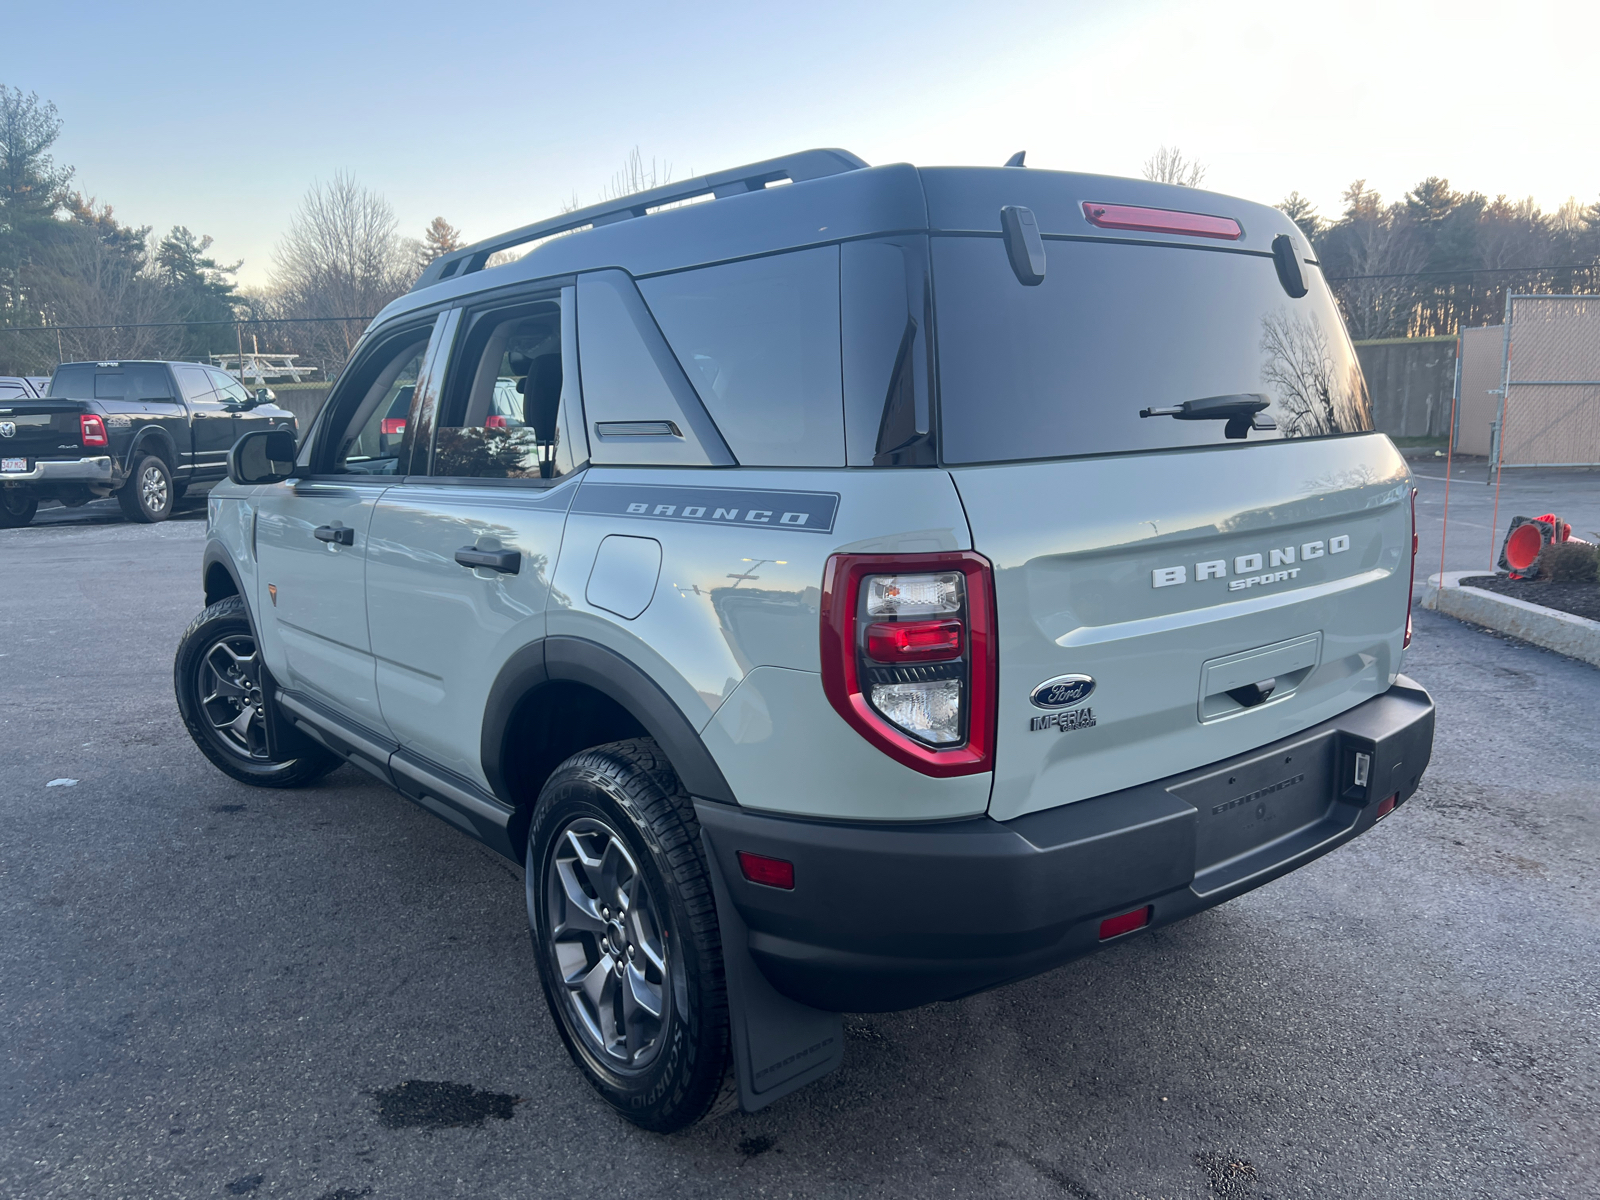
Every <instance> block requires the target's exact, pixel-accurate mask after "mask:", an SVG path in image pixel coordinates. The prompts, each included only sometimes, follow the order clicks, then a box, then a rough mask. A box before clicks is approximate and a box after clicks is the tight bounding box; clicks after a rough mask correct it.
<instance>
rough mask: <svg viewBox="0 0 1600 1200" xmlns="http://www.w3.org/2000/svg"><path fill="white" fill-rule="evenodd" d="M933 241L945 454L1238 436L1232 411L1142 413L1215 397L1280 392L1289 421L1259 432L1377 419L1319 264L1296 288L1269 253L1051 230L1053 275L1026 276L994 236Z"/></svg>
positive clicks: (1061, 451) (1279, 409)
mask: <svg viewBox="0 0 1600 1200" xmlns="http://www.w3.org/2000/svg"><path fill="white" fill-rule="evenodd" d="M932 242H933V251H932V253H933V277H934V297H935V308H936V314H937V322H938V326H937V342H938V361H939V385H940V386H939V412H940V416H939V426H940V447H941V457H942V458H943V459H944V461H945V462H950V463H974V462H997V461H998V462H1008V461H1019V460H1024V459H1039V458H1059V457H1065V456H1071V455H1082V454H1106V453H1114V452H1118V451H1130V450H1162V449H1168V448H1172V447H1180V446H1200V445H1224V444H1227V445H1235V444H1242V443H1239V442H1230V441H1227V440H1226V439H1225V438H1224V429H1225V428H1226V422H1224V421H1220V420H1194V421H1185V420H1177V419H1175V418H1173V417H1170V416H1155V417H1143V418H1142V417H1140V415H1139V411H1140V410H1141V409H1144V408H1166V407H1176V406H1178V405H1180V404H1181V403H1182V402H1183V401H1185V400H1198V399H1202V398H1204V397H1209V396H1225V395H1236V394H1259V395H1264V396H1266V397H1267V398H1268V399H1269V401H1270V402H1271V403H1270V407H1269V408H1267V409H1266V410H1265V414H1264V415H1265V416H1267V417H1270V418H1271V419H1272V420H1273V421H1274V422H1275V423H1276V426H1277V428H1276V429H1275V430H1272V431H1251V432H1250V433H1249V435H1248V440H1249V441H1258V440H1261V439H1270V438H1295V437H1319V436H1325V435H1329V434H1339V433H1354V432H1359V431H1365V430H1370V429H1371V428H1372V406H1371V402H1370V400H1369V399H1368V396H1367V390H1366V384H1365V383H1364V382H1363V380H1362V377H1361V368H1360V366H1359V365H1358V363H1357V362H1356V356H1355V351H1354V349H1353V348H1352V347H1351V345H1350V341H1349V338H1348V336H1347V335H1346V333H1345V329H1344V324H1343V322H1342V321H1341V320H1340V318H1339V314H1338V311H1337V309H1336V308H1335V307H1334V303H1333V298H1332V296H1331V295H1330V294H1329V292H1328V289H1327V285H1326V284H1325V283H1324V282H1323V281H1322V278H1321V275H1320V272H1319V271H1318V270H1317V269H1316V268H1314V267H1310V266H1307V267H1305V268H1304V270H1305V275H1306V282H1307V284H1308V285H1309V286H1310V291H1309V293H1308V294H1307V295H1305V296H1303V297H1301V298H1299V299H1291V298H1290V297H1289V295H1288V294H1287V293H1286V292H1285V291H1284V289H1283V286H1282V285H1281V284H1280V283H1279V281H1278V275H1277V271H1276V268H1275V267H1274V265H1273V261H1272V259H1271V258H1270V257H1266V256H1262V255H1257V254H1242V253H1238V252H1228V251H1214V250H1200V249H1193V248H1190V247H1184V246H1172V245H1164V244H1160V243H1147V244H1138V245H1129V244H1118V243H1107V242H1095V241H1062V240H1050V241H1047V242H1046V243H1045V245H1046V255H1047V269H1046V273H1045V279H1044V282H1043V283H1041V284H1039V285H1038V286H1035V287H1024V286H1022V285H1021V284H1019V283H1018V282H1017V278H1016V276H1015V275H1014V274H1013V273H1012V270H1011V266H1010V263H1009V261H1008V260H1007V257H1006V250H1005V245H1004V243H1003V242H1002V241H1000V240H999V239H998V238H978V237H960V238H957V237H936V238H934V239H932Z"/></svg>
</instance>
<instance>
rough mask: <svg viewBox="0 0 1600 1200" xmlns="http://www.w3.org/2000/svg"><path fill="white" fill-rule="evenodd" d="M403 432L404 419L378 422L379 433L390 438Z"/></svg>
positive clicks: (404, 426)
mask: <svg viewBox="0 0 1600 1200" xmlns="http://www.w3.org/2000/svg"><path fill="white" fill-rule="evenodd" d="M500 419H501V420H502V421H503V420H505V418H504V417H502V418H500ZM405 431H406V419H405V418H404V417H385V418H384V419H383V420H382V421H379V422H378V432H379V433H385V434H388V435H389V436H391V437H392V436H394V435H395V434H397V433H404V432H405Z"/></svg>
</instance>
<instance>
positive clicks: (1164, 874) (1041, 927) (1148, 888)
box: [696, 676, 1433, 1012]
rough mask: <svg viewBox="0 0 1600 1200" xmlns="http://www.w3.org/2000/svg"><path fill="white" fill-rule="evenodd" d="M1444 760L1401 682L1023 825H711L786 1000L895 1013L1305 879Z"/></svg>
mask: <svg viewBox="0 0 1600 1200" xmlns="http://www.w3.org/2000/svg"><path fill="white" fill-rule="evenodd" d="M1432 749H1433V701H1432V699H1431V698H1430V697H1429V696H1428V693H1427V692H1426V691H1424V690H1423V689H1422V688H1421V687H1419V686H1418V685H1417V684H1415V683H1414V682H1412V681H1411V680H1410V679H1407V678H1406V677H1404V676H1401V677H1400V679H1399V680H1398V682H1397V683H1396V684H1395V686H1394V687H1392V688H1391V689H1389V691H1387V692H1385V693H1384V694H1383V695H1381V696H1376V697H1374V698H1373V699H1371V700H1368V701H1366V702H1365V703H1363V704H1360V705H1357V706H1356V707H1355V708H1353V709H1351V710H1350V711H1348V712H1346V713H1342V714H1341V715H1340V716H1338V717H1336V718H1334V719H1333V720H1331V721H1326V722H1324V723H1322V724H1321V725H1317V726H1314V727H1312V728H1311V729H1307V730H1305V731H1303V732H1301V733H1299V734H1296V735H1295V736H1293V737H1290V738H1285V739H1284V740H1283V741H1281V742H1275V743H1272V744H1270V745H1267V746H1262V747H1260V748H1258V749H1256V750H1253V751H1251V752H1250V753H1249V754H1244V755H1240V756H1239V757H1237V758H1233V759H1228V760H1225V761H1223V762H1219V763H1213V764H1211V765H1209V766H1206V767H1202V768H1199V769H1197V770H1194V771H1188V772H1185V773H1183V774H1181V775H1175V776H1172V777H1170V778H1167V779H1162V780H1157V781H1155V782H1153V783H1148V784H1143V785H1141V786H1139V787H1133V788H1128V789H1126V790H1124V791H1120V792H1113V793H1110V794H1108V795H1104V796H1097V797H1095V798H1093V799H1090V800H1083V801H1079V802H1077V803H1075V804H1068V805H1063V806H1062V807H1060V808H1056V809H1050V810H1047V811H1044V812H1038V813H1031V814H1029V815H1027V816H1024V817H1019V818H1017V819H1015V820H1012V821H1006V822H1000V821H994V820H991V819H989V818H987V817H979V818H973V819H967V820H959V821H946V822H929V823H926V824H896V825H881V824H846V823H840V822H820V821H810V820H799V819H792V818H786V817H777V816H771V815H766V814H760V813H755V812H752V811H750V810H748V809H740V808H735V807H732V806H729V805H725V804H713V803H706V802H697V803H696V809H697V811H698V813H699V817H700V823H701V826H702V828H703V829H704V831H705V833H706V836H707V840H708V842H709V844H710V845H711V847H712V851H713V853H715V854H716V856H717V860H718V863H719V864H720V866H721V869H722V874H723V877H724V878H725V879H726V880H727V882H728V889H729V892H730V898H731V900H732V903H733V904H734V906H735V907H736V908H737V909H738V910H739V914H740V916H741V917H742V918H743V919H744V922H745V924H746V925H747V926H748V927H749V930H750V937H749V944H750V953H751V955H752V956H753V957H754V959H755V961H756V962H757V964H758V965H759V966H760V967H761V970H762V972H763V973H764V974H765V975H766V976H767V978H768V979H769V980H770V981H771V982H772V983H773V985H774V986H775V987H776V988H777V989H778V990H779V991H781V992H783V993H784V994H786V995H788V996H790V997H792V998H793V999H796V1000H799V1001H802V1002H803V1003H806V1004H810V1005H813V1006H814V1007H817V1008H823V1009H830V1010H835V1011H840V1012H887V1011H893V1010H896V1009H903V1008H911V1007H914V1006H916V1005H918V1004H925V1003H928V1002H930V1001H934V1000H947V999H954V998H955V997H958V996H963V995H967V994H969V993H972V992H976V991H982V990H983V989H985V988H989V987H994V986H995V985H997V984H1001V983H1005V982H1007V981H1009V980H1013V979H1020V978H1025V977H1027V976H1029V975H1034V974H1037V973H1038V972H1040V971H1044V970H1048V969H1049V968H1051V967H1054V966H1057V965H1059V964H1061V963H1063V962H1066V961H1068V960H1070V959H1073V958H1076V957H1079V956H1080V955H1083V954H1087V953H1089V952H1091V951H1093V950H1095V949H1097V948H1098V947H1099V946H1100V945H1102V944H1103V943H1102V942H1101V941H1100V936H1099V933H1100V922H1101V921H1102V920H1104V919H1105V918H1106V917H1109V916H1115V915H1119V914H1122V913H1125V912H1128V911H1129V910H1132V909H1136V908H1137V907H1138V906H1140V905H1145V904H1148V905H1149V906H1150V907H1151V920H1150V924H1149V926H1147V927H1155V926H1160V925H1166V924H1170V923H1171V922H1173V921H1177V920H1181V919H1182V918H1184V917H1187V916H1190V915H1191V914H1193V913H1196V912H1199V911H1200V910H1201V909H1204V908H1209V907H1211V906H1212V905H1215V904H1220V903H1222V902H1223V901H1225V900H1229V899H1232V898H1233V897H1234V896H1237V895H1240V894H1241V893H1243V892H1247V891H1249V890H1250V889H1252V888H1255V887H1259V886H1260V885H1261V884H1263V883H1266V882H1268V881H1269V880H1272V879H1275V878H1277V877H1278V876H1280V875H1283V874H1285V873H1287V872H1289V871H1292V870H1294V869H1295V868H1296V867H1300V866H1303V865H1304V864H1306V863H1308V862H1310V861H1311V860H1312V859H1314V858H1317V857H1320V856H1321V855H1323V854H1326V853H1327V852H1328V851H1329V850H1332V849H1333V848H1334V847H1335V846H1338V845H1340V844H1342V843H1344V842H1347V841H1349V840H1350V839H1351V838H1353V837H1356V836H1357V835H1359V834H1361V833H1364V832H1365V831H1366V830H1368V829H1370V828H1371V827H1372V826H1373V825H1374V824H1375V823H1376V822H1377V821H1378V820H1379V808H1380V804H1381V802H1382V801H1383V800H1385V799H1386V798H1388V797H1390V796H1395V797H1397V800H1396V803H1403V802H1404V801H1405V800H1406V799H1408V798H1409V797H1410V796H1411V794H1412V793H1413V792H1415V791H1416V789H1417V784H1418V782H1419V781H1420V779H1421V777H1422V772H1423V771H1424V770H1425V769H1426V767H1427V765H1428V759H1429V756H1430V754H1431V753H1432ZM1363 754H1364V755H1367V756H1369V758H1368V760H1367V762H1366V764H1365V767H1364V770H1365V778H1366V780H1367V783H1366V786H1364V787H1358V786H1356V784H1355V782H1354V781H1355V777H1356V764H1357V761H1358V759H1357V756H1358V755H1363ZM740 850H747V851H751V852H754V853H756V854H764V855H769V856H771V857H774V858H782V859H786V860H788V861H790V862H792V863H793V864H794V868H795V888H794V890H793V891H780V890H778V889H775V888H770V887H762V886H760V885H757V884H752V883H749V882H748V881H746V880H745V878H744V876H743V874H742V873H741V871H740V869H739V862H738V857H737V855H738V851H740Z"/></svg>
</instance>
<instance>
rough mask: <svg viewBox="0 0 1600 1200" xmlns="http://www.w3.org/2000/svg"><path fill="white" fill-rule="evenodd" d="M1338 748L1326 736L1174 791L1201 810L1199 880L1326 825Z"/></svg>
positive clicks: (1197, 834)
mask: <svg viewBox="0 0 1600 1200" xmlns="http://www.w3.org/2000/svg"><path fill="white" fill-rule="evenodd" d="M1335 743H1336V736H1335V735H1334V734H1333V733H1324V734H1320V735H1318V736H1316V737H1314V738H1310V739H1307V740H1306V741H1304V742H1300V743H1296V744H1294V745H1291V746H1288V747H1279V748H1278V749H1276V750H1274V751H1272V752H1271V753H1267V754H1263V755H1261V756H1260V757H1258V758H1254V759H1250V760H1247V761H1245V762H1243V763H1238V762H1236V763H1233V764H1232V765H1230V766H1229V767H1228V768H1226V769H1224V770H1218V771H1214V772H1212V773H1211V774H1209V775H1204V776H1201V777H1200V778H1199V779H1195V780H1192V781H1190V782H1188V783H1186V784H1183V785H1182V786H1181V787H1177V788H1173V789H1172V791H1173V793H1174V794H1175V795H1177V796H1179V797H1181V798H1182V799H1183V800H1186V801H1187V802H1188V803H1190V804H1192V805H1194V806H1195V808H1196V809H1197V810H1198V811H1199V821H1198V823H1197V828H1196V831H1195V873H1196V875H1201V874H1203V873H1205V872H1206V871H1207V870H1209V869H1210V868H1213V867H1215V866H1217V865H1219V864H1221V863H1226V862H1229V861H1230V860H1233V859H1236V858H1239V857H1240V856H1241V855H1245V854H1249V853H1251V852H1252V851H1255V850H1259V849H1260V848H1262V847H1263V846H1268V845H1270V844H1272V843H1273V842H1276V841H1279V840H1280V839H1283V838H1287V837H1291V836H1292V835H1294V834H1296V833H1299V832H1300V831H1302V830H1304V829H1306V828H1307V827H1308V826H1312V825H1316V824H1317V823H1318V822H1320V821H1322V820H1323V819H1324V818H1325V817H1326V816H1327V815H1328V810H1329V809H1330V808H1331V807H1332V805H1333V803H1334V797H1333V764H1334V750H1335Z"/></svg>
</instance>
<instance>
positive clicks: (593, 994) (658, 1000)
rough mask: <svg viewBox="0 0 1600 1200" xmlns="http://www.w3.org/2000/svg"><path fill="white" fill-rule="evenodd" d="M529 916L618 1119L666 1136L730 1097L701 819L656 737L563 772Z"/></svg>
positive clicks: (531, 861) (543, 814) (533, 855)
mask: <svg viewBox="0 0 1600 1200" xmlns="http://www.w3.org/2000/svg"><path fill="white" fill-rule="evenodd" d="M527 900H528V921H529V925H530V927H531V931H532V935H533V944H534V950H535V952H536V953H537V954H538V957H539V978H540V982H541V983H542V984H543V987H544V994H545V1000H546V1001H547V1003H548V1004H549V1006H550V1013H551V1015H552V1016H553V1017H554V1018H555V1023H556V1028H557V1029H558V1030H559V1031H560V1033H561V1037H562V1040H563V1041H565V1042H566V1045H567V1049H568V1050H569V1051H570V1052H571V1054H572V1059H573V1061H574V1062H575V1063H577V1065H578V1068H579V1069H580V1070H581V1071H582V1072H583V1073H584V1075H585V1076H586V1077H587V1078H588V1080H589V1082H590V1084H591V1085H592V1086H593V1087H594V1088H595V1090H596V1091H598V1092H599V1093H600V1094H601V1096H603V1097H604V1098H605V1099H606V1101H607V1102H608V1103H610V1104H611V1105H612V1107H614V1108H615V1109H616V1110H617V1111H618V1112H619V1113H621V1114H622V1115H623V1116H624V1117H626V1118H627V1119H628V1120H630V1121H632V1122H633V1123H634V1124H635V1125H638V1126H641V1127H642V1128H645V1129H651V1130H655V1131H657V1132H660V1133H667V1132H671V1131H672V1130H675V1129H682V1128H683V1127H684V1126H686V1125H692V1124H693V1123H694V1122H696V1121H698V1120H700V1119H701V1118H702V1117H704V1116H706V1115H708V1114H710V1113H711V1112H712V1111H713V1109H718V1110H721V1109H724V1108H731V1107H732V1104H733V1102H734V1101H735V1100H736V1093H735V1092H734V1084H733V1073H732V1070H731V1061H732V1060H731V1058H730V1055H729V1049H728V999H727V989H726V985H725V983H724V980H723V971H722V942H721V939H720V937H719V935H718V930H717V914H716V905H715V902H714V901H713V898H712V893H711V885H710V879H709V877H708V874H707V868H706V860H705V854H704V852H703V850H702V848H701V844H700V825H699V822H698V821H696V820H695V815H694V805H693V803H692V802H691V801H690V799H689V796H688V794H687V793H686V792H685V791H684V790H683V786H682V785H681V784H680V783H679V782H678V778H677V776H676V775H675V774H674V773H673V770H672V767H671V766H670V764H668V762H667V760H666V757H665V756H664V755H663V754H662V753H661V751H660V749H659V748H658V747H657V745H656V743H655V742H653V741H651V740H649V739H645V738H640V739H637V740H633V741H626V742H613V743H611V744H610V745H606V746H599V747H596V748H595V749H593V750H585V751H583V752H582V753H580V754H576V755H574V756H573V757H571V758H569V759H567V761H566V762H564V763H562V764H561V766H559V767H557V768H556V770H555V773H554V774H553V775H551V776H550V779H549V781H548V782H547V783H546V784H545V785H544V789H543V791H541V792H540V794H539V803H538V808H537V809H536V810H535V812H534V817H533V825H532V828H531V829H530V830H529V833H528V852H527Z"/></svg>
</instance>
